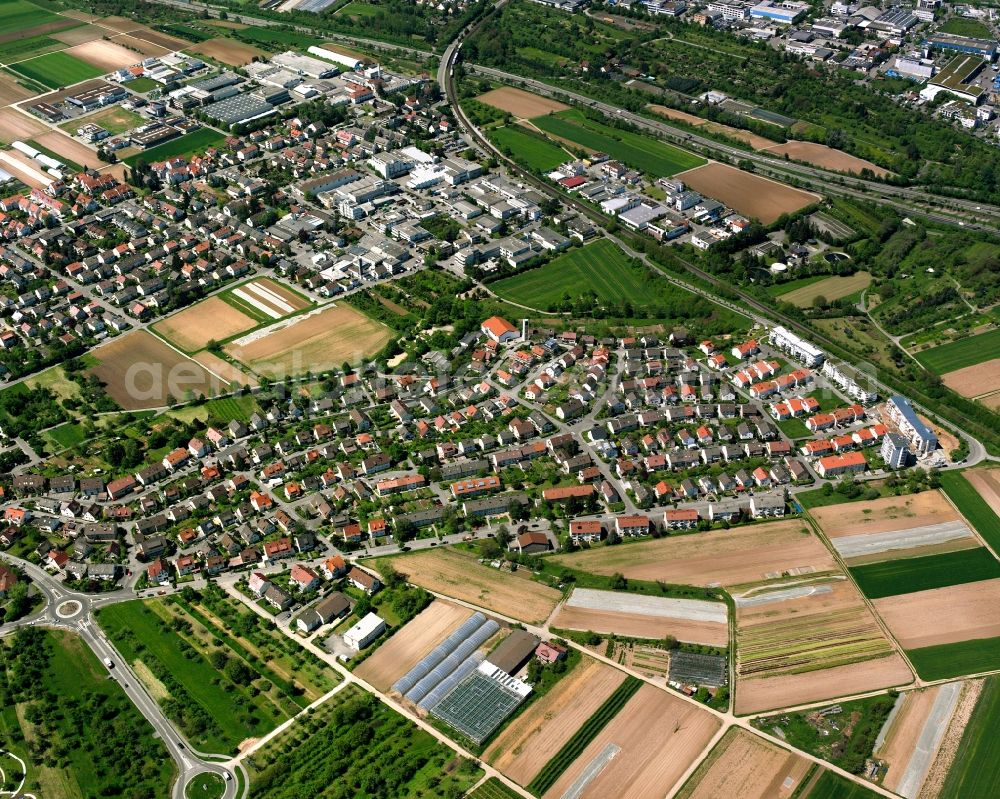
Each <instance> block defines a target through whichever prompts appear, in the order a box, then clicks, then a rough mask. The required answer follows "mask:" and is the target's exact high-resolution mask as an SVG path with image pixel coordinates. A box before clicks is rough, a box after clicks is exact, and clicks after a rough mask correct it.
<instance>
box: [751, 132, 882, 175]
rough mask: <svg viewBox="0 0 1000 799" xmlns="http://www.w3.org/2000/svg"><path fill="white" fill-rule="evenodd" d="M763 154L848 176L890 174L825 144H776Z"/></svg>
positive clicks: (795, 142)
mask: <svg viewBox="0 0 1000 799" xmlns="http://www.w3.org/2000/svg"><path fill="white" fill-rule="evenodd" d="M764 152H767V153H773V154H774V155H779V156H782V157H784V156H786V155H787V156H788V157H789V158H790V159H791V160H793V161H802V162H803V163H806V164H812V165H813V166H818V167H819V168H820V169H829V170H831V171H833V172H847V173H849V174H855V175H860V174H861V173H862V172H863V171H864V170H866V169H867V170H868V171H869V172H871V173H872V174H873V175H875V176H876V177H880V178H884V177H886V176H888V175H891V174H892V173H891V172H890V171H889V170H888V169H885V168H884V167H880V166H879V165H878V164H873V163H872V162H871V161H866V160H865V159H864V158H858V157H857V156H854V155H849V154H848V153H845V152H844V151H843V150H835V149H834V148H833V147H827V146H826V145H825V144H816V143H815V142H808V141H787V142H785V143H783V144H776V145H774V146H772V147H766V148H764Z"/></svg>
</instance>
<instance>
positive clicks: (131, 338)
mask: <svg viewBox="0 0 1000 799" xmlns="http://www.w3.org/2000/svg"><path fill="white" fill-rule="evenodd" d="M91 354H92V355H93V357H94V358H96V359H97V362H98V363H97V365H96V366H94V367H93V368H91V369H90V373H91V374H94V375H97V377H98V378H99V379H100V380H101V382H102V383H104V385H105V391H106V393H107V394H108V396H110V397H111V399H113V400H114V401H115V402H117V403H118V404H119V405H121V407H122V408H124V409H125V410H128V411H135V410H141V409H143V408H158V407H161V406H163V405H167V404H169V403H168V402H167V400H168V399H169V398H170V397H173V399H174V400H183V399H186V398H187V397H189V396H190V397H192V398H193V397H197V396H198V395H200V394H204V395H206V396H210V395H211V394H213V393H216V389H217V388H219V387H218V386H216V385H215V383H216V382H217V381H215V380H214V379H213V378H212V377H211V375H209V374H208V372H206V371H205V370H204V368H202V366H201V365H200V364H198V363H196V362H195V361H192V360H191V359H190V358H188V357H186V356H185V355H182V354H181V353H180V352H178V351H177V350H175V349H171V348H170V347H168V346H167V345H166V344H164V343H163V342H162V341H160V339H158V338H156V336H154V335H153V334H152V333H149V332H147V331H145V330H136V331H133V332H131V333H126V334H125V335H123V336H119V337H118V338H116V339H112V340H111V341H109V342H108V343H107V344H105V345H103V346H101V347H99V348H97V349H95V350H93V351H92V353H91ZM227 388H228V387H227Z"/></svg>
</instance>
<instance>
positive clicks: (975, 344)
mask: <svg viewBox="0 0 1000 799" xmlns="http://www.w3.org/2000/svg"><path fill="white" fill-rule="evenodd" d="M998 352H1000V328H997V329H996V330H990V331H989V332H988V333H980V334H979V335H978V336H969V337H968V338H961V339H959V340H958V341H952V342H951V343H950V344H942V345H941V346H940V347H932V348H931V349H929V350H924V351H923V352H915V353H914V354H913V355H914V357H915V358H916V359H917V360H918V361H920V363H922V364H923V365H924V366H926V367H927V368H928V369H930V370H931V371H932V372H934V373H935V374H939V375H943V374H945V373H946V372H953V371H954V370H956V369H962V368H964V367H966V366H975V365H976V364H977V363H982V362H983V361H988V360H990V359H991V358H996V357H997V353H998Z"/></svg>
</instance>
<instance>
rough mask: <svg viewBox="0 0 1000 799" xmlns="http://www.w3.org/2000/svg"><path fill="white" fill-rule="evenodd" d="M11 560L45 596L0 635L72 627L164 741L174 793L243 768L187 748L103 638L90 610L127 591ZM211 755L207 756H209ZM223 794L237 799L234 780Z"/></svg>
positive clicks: (179, 796) (178, 796)
mask: <svg viewBox="0 0 1000 799" xmlns="http://www.w3.org/2000/svg"><path fill="white" fill-rule="evenodd" d="M3 557H4V558H5V559H6V560H8V561H10V562H11V563H12V564H14V565H16V566H18V567H20V568H21V569H24V571H25V572H26V573H27V574H28V576H29V577H31V579H32V581H33V582H34V584H35V585H36V586H37V587H38V589H39V590H40V591H41V592H42V593H43V594H44V595H45V597H46V605H45V608H44V609H43V610H41V611H40V612H39V613H36V614H34V615H33V616H30V617H28V618H27V619H21V620H20V621H18V622H14V623H12V624H5V625H3V626H0V636H2V635H7V634H10V633H12V632H13V631H14V630H16V629H17V628H19V627H22V626H32V627H51V628H59V629H64V630H68V631H70V632H73V633H76V634H77V635H79V636H80V638H82V639H83V641H84V642H85V643H86V644H87V646H89V647H90V649H91V651H92V652H93V653H94V654H95V655H96V656H97V658H98V659H99V660H101V662H106V661H107V660H108V659H110V660H111V662H112V663H113V664H114V665H113V666H112V667H111V668H110V669H108V672H109V675H110V677H111V678H112V679H114V680H116V681H117V682H118V684H119V686H121V688H122V690H123V691H124V692H125V694H126V695H127V696H128V698H129V699H130V700H131V701H132V703H133V704H134V705H135V706H136V708H138V710H139V712H140V713H142V715H143V716H144V717H145V719H146V720H147V721H148V722H149V723H150V724H152V725H153V729H154V730H155V735H156V737H157V738H159V739H160V740H162V741H163V744H164V746H166V748H167V751H168V752H169V754H170V757H171V758H172V759H173V761H174V763H176V765H177V772H178V777H177V780H176V782H175V783H174V787H173V792H172V795H173V799H184V788H185V786H186V785H187V783H188V782H189V781H190V780H191V779H192V778H194V777H195V776H197V775H198V774H201V773H204V772H212V773H214V774H218V775H219V776H220V777H224V775H225V774H227V773H230V774H231V769H233V768H241V769H242V768H243V767H242V765H240V764H239V763H236V762H233V763H224V764H223V763H219V762H212V761H213V760H215V761H218V760H225V759H226V756H225V755H211V754H204V755H203V754H202V753H199V752H196V751H194V750H192V749H191V747H190V746H189V745H188V743H187V741H186V740H185V739H184V737H183V736H182V735H181V734H180V733H179V732H178V731H177V728H176V727H175V726H174V725H173V723H172V722H170V721H169V720H168V719H167V718H166V716H164V715H163V712H162V711H161V710H160V706H159V705H158V704H157V703H156V701H155V700H154V699H153V698H152V697H151V696H150V695H149V694H148V693H147V692H146V689H145V688H144V687H143V684H142V682H141V681H140V680H139V678H138V677H137V676H136V675H135V673H134V672H133V671H132V668H131V666H130V665H129V664H128V662H127V661H126V660H125V659H124V658H123V657H122V656H121V653H119V652H118V650H117V649H115V647H114V645H113V644H112V643H111V642H110V641H109V640H108V639H107V637H106V636H105V635H104V633H103V631H102V630H101V629H100V627H99V626H98V625H97V623H96V622H95V621H94V619H93V611H94V610H95V609H96V608H97V607H100V606H101V605H107V604H109V603H112V602H122V601H125V600H126V599H134V598H135V595H134V594H132V593H131V592H130V591H119V592H115V593H114V594H102V595H97V596H94V595H90V594H84V593H80V592H77V591H71V590H69V589H67V588H66V587H65V586H63V585H61V584H60V583H59V582H57V581H56V580H55V579H54V578H53V577H52V576H51V575H50V574H48V573H47V572H46V571H45V570H44V569H41V568H39V567H38V566H36V565H35V564H33V563H30V562H29V561H26V560H21V559H20V558H15V557H12V556H9V555H4V556H3ZM209 758H211V760H210V759H209ZM224 799H239V797H238V796H237V783H236V780H235V779H233V780H230V781H227V782H226V791H225V794H224Z"/></svg>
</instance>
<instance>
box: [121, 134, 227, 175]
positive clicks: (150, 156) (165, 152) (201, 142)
mask: <svg viewBox="0 0 1000 799" xmlns="http://www.w3.org/2000/svg"><path fill="white" fill-rule="evenodd" d="M225 139H226V137H225V136H224V135H223V134H222V133H219V131H217V130H213V129H212V128H199V129H198V130H196V131H194V132H193V133H185V134H184V135H183V136H178V137H177V138H176V139H173V140H171V141H168V142H164V143H163V144H161V145H159V146H157V147H150V148H149V149H148V150H143V151H142V152H141V153H136V154H135V155H130V156H129V157H128V158H126V159H125V163H126V164H128V165H129V166H135V165H136V163H137V162H139V161H145V162H146V163H147V164H151V163H153V162H154V161H163V160H164V159H167V158H174V157H175V156H185V157H186V156H189V155H195V154H201V153H203V152H205V149H206V148H208V147H218V146H219V145H220V144H222V142H224V141H225Z"/></svg>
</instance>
